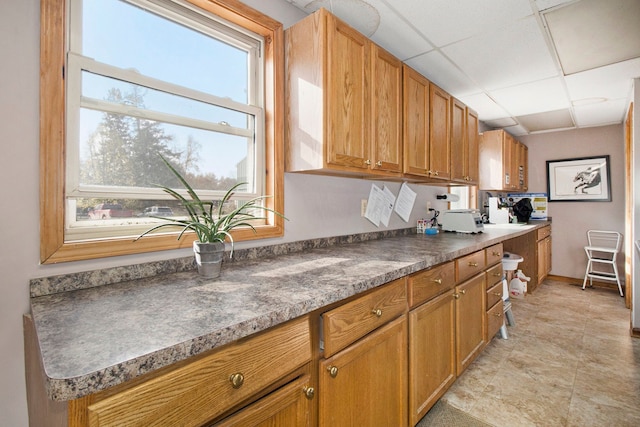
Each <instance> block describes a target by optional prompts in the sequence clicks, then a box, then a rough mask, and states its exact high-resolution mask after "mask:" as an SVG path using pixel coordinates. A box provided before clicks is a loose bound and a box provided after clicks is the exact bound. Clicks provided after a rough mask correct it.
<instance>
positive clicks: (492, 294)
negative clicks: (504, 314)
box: [487, 272, 504, 310]
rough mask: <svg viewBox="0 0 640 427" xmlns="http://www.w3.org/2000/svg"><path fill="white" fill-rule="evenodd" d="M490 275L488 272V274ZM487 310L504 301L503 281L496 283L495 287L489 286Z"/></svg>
mask: <svg viewBox="0 0 640 427" xmlns="http://www.w3.org/2000/svg"><path fill="white" fill-rule="evenodd" d="M487 273H488V272H487ZM487 287H488V288H489V289H487V310H489V309H490V308H491V307H493V306H494V305H495V303H497V302H498V301H500V300H502V292H503V290H504V289H503V287H502V281H500V282H498V283H496V284H495V285H493V286H490V285H487Z"/></svg>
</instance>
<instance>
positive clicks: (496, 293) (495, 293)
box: [493, 292, 502, 297]
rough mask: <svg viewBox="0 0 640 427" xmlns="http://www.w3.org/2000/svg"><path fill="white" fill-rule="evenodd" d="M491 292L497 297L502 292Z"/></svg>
mask: <svg viewBox="0 0 640 427" xmlns="http://www.w3.org/2000/svg"><path fill="white" fill-rule="evenodd" d="M493 294H494V295H495V296H497V297H501V296H502V292H494V293H493Z"/></svg>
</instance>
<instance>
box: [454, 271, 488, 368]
mask: <svg viewBox="0 0 640 427" xmlns="http://www.w3.org/2000/svg"><path fill="white" fill-rule="evenodd" d="M485 289H486V288H485V273H484V272H483V273H481V274H478V275H477V276H475V277H473V278H471V279H469V280H467V281H466V282H464V283H462V284H460V285H458V286H456V290H455V292H456V294H457V295H458V298H457V299H456V354H457V367H456V372H457V375H460V374H462V372H463V371H464V370H465V369H466V368H467V366H469V365H470V364H471V362H473V360H474V359H475V358H476V356H478V354H480V351H481V350H482V348H483V347H484V343H485V341H484V337H485V336H486V335H485V328H486V317H485V314H486V311H485V307H486V302H485V296H486V292H485Z"/></svg>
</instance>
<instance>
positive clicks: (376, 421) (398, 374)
mask: <svg viewBox="0 0 640 427" xmlns="http://www.w3.org/2000/svg"><path fill="white" fill-rule="evenodd" d="M319 371H320V372H319V378H318V398H319V400H318V418H319V425H320V426H326V427H340V426H345V427H351V426H406V425H407V422H408V420H407V320H406V316H402V317H400V318H398V319H396V320H394V321H392V322H390V323H388V324H386V325H385V326H382V327H381V328H379V329H377V330H376V331H374V332H372V333H371V334H369V335H367V336H366V337H364V338H362V339H361V340H360V341H357V342H356V343H354V344H353V345H351V346H349V347H347V348H346V349H344V350H343V351H341V352H339V353H337V354H336V355H334V356H332V357H330V358H328V359H323V360H320V365H319Z"/></svg>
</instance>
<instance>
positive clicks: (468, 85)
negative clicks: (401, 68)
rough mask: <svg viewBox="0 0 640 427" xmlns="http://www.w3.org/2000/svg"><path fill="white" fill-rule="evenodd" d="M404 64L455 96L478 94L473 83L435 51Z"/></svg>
mask: <svg viewBox="0 0 640 427" xmlns="http://www.w3.org/2000/svg"><path fill="white" fill-rule="evenodd" d="M406 63H407V65H409V66H410V67H411V68H413V69H415V70H416V71H418V72H419V73H420V74H422V75H424V76H425V77H426V78H427V79H429V81H431V82H433V83H435V84H436V85H438V86H440V87H441V88H442V89H444V90H446V91H447V92H449V93H451V94H455V96H459V94H468V93H474V92H478V88H477V87H476V86H475V85H474V84H473V82H471V80H469V78H468V77H467V76H465V75H464V74H463V73H462V72H461V71H460V70H458V69H457V68H456V67H455V66H454V65H453V64H452V63H451V62H450V61H449V60H447V59H446V58H445V57H444V56H442V54H441V53H440V52H438V51H436V50H434V51H431V52H429V53H426V54H424V55H420V56H417V57H415V58H412V59H409V60H407V61H406Z"/></svg>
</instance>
